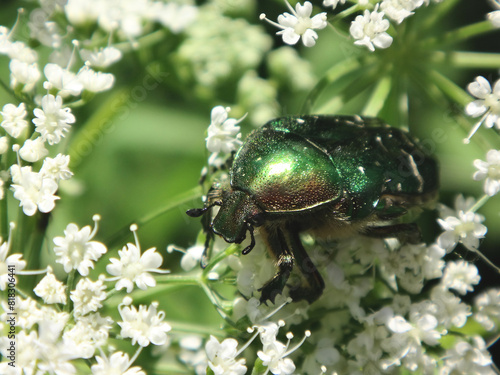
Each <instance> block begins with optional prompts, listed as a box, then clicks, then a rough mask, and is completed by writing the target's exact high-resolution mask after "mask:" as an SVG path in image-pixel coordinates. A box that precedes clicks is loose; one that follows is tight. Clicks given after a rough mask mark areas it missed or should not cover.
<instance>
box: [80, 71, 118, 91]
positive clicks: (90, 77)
mask: <svg viewBox="0 0 500 375" xmlns="http://www.w3.org/2000/svg"><path fill="white" fill-rule="evenodd" d="M77 78H78V80H79V81H80V82H81V84H82V85H83V88H84V89H85V90H87V91H90V92H101V91H106V90H109V89H110V88H111V87H112V86H113V83H114V82H115V77H114V76H113V74H111V73H103V72H96V71H94V70H92V69H90V68H89V67H88V66H84V67H83V68H82V69H80V71H79V72H78V75H77Z"/></svg>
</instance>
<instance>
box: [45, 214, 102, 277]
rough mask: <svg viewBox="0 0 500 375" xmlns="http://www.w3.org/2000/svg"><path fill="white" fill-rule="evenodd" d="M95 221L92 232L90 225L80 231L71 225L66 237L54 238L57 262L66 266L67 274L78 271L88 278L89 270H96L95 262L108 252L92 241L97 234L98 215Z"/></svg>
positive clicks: (65, 232)
mask: <svg viewBox="0 0 500 375" xmlns="http://www.w3.org/2000/svg"><path fill="white" fill-rule="evenodd" d="M93 219H94V221H95V227H94V230H92V232H91V229H90V226H88V225H87V226H85V227H83V228H82V229H81V230H79V229H78V227H77V226H76V224H73V223H70V224H68V226H67V227H66V229H65V230H64V237H55V238H54V244H55V245H56V246H55V247H54V252H55V254H56V256H57V259H56V262H57V263H61V264H62V265H63V266H64V271H65V272H67V273H69V272H70V271H71V270H72V269H76V270H78V272H79V273H80V275H82V276H87V275H88V274H89V268H94V263H93V262H94V261H97V260H98V259H99V258H100V257H101V255H102V254H104V253H105V252H106V251H107V249H106V246H104V245H103V244H102V243H100V242H97V241H92V239H93V238H94V236H95V235H96V233H97V221H98V219H99V217H98V215H95V216H94V218H93Z"/></svg>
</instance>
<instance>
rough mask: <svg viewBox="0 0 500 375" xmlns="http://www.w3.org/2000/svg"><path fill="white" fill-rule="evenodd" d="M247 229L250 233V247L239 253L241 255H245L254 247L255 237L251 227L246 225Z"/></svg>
mask: <svg viewBox="0 0 500 375" xmlns="http://www.w3.org/2000/svg"><path fill="white" fill-rule="evenodd" d="M247 229H248V231H249V232H250V245H248V246H247V247H245V248H244V249H243V251H242V252H241V253H242V254H243V255H247V254H248V253H249V252H250V251H252V249H253V248H254V247H255V236H254V235H253V225H251V224H249V223H247Z"/></svg>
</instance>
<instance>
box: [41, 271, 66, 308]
mask: <svg viewBox="0 0 500 375" xmlns="http://www.w3.org/2000/svg"><path fill="white" fill-rule="evenodd" d="M33 291H34V292H35V294H36V295H37V296H38V297H40V298H42V299H43V302H45V303H46V304H51V303H62V304H63V305H65V304H66V285H64V284H63V283H62V282H60V281H59V280H57V279H56V277H55V276H54V274H53V273H52V272H48V273H47V274H46V275H45V276H44V278H43V279H42V280H40V281H39V282H38V284H37V285H36V287H35V288H34V289H33Z"/></svg>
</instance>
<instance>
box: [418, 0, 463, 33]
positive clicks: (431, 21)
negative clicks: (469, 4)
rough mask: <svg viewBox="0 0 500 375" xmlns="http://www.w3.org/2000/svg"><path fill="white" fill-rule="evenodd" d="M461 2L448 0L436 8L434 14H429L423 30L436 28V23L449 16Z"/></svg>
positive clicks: (423, 24)
mask: <svg viewBox="0 0 500 375" xmlns="http://www.w3.org/2000/svg"><path fill="white" fill-rule="evenodd" d="M457 1H459V0H446V1H443V2H442V3H441V4H439V5H438V6H435V7H434V9H433V11H432V12H428V16H427V18H426V19H425V21H424V22H423V23H422V27H421V30H428V29H431V28H434V26H435V25H436V23H437V22H438V21H439V20H440V19H441V18H443V17H446V16H449V14H450V11H451V10H452V9H453V8H454V7H455V4H456V3H457Z"/></svg>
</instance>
